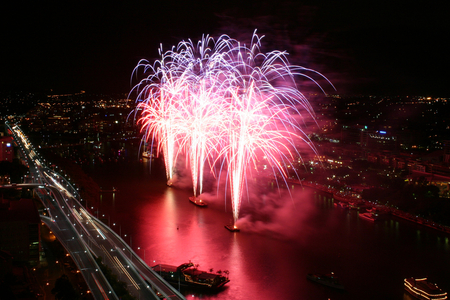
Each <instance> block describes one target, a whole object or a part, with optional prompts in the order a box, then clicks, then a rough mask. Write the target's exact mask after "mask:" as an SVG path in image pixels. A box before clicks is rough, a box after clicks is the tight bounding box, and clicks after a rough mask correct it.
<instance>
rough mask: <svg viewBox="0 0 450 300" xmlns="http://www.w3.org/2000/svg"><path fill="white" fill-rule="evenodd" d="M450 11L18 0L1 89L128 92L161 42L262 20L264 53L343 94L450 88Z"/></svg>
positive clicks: (9, 16) (430, 92) (9, 14)
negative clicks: (276, 53) (316, 75)
mask: <svg viewBox="0 0 450 300" xmlns="http://www.w3.org/2000/svg"><path fill="white" fill-rule="evenodd" d="M444 11H445V10H443V9H441V8H440V7H438V6H434V7H433V6H431V5H427V6H424V5H420V3H419V4H409V5H408V6H407V7H406V6H402V5H396V4H389V5H383V3H379V2H373V3H365V4H364V5H360V6H351V5H348V4H342V3H339V4H334V3H332V2H331V1H325V2H322V3H315V2H311V1H306V2H303V3H301V4H297V3H294V2H288V1H283V2H282V3H279V2H277V3H271V2H268V1H263V2H256V1H250V2H246V3H245V4H241V3H239V4H238V3H237V2H234V1H231V2H226V3H221V4H217V5H213V4H211V3H208V4H207V3H200V2H196V3H190V4H183V3H178V2H176V1H175V2H170V3H159V4H153V3H150V2H149V3H132V4H108V5H100V4H89V5H84V4H83V3H76V4H75V3H71V4H67V3H65V4H64V5H63V4H59V3H56V2H55V3H54V4H50V3H32V2H30V3H29V4H28V5H22V4H20V5H19V4H13V3H10V4H8V5H7V6H6V9H5V10H4V16H2V23H3V24H2V36H3V45H4V46H3V47H2V52H3V55H2V58H3V63H2V66H3V68H2V71H3V72H2V78H1V82H2V83H1V85H0V88H1V90H3V91H5V90H9V89H35V90H36V89H40V90H46V91H48V90H51V89H52V90H54V91H57V92H74V91H79V90H87V91H102V92H115V91H118V92H128V91H129V90H131V87H132V86H133V85H134V84H136V81H134V82H131V83H130V79H131V73H132V70H133V68H134V67H135V66H136V64H137V63H138V61H139V60H140V59H142V58H145V59H148V60H150V61H152V60H154V58H155V57H157V55H158V53H157V51H158V48H159V46H160V44H162V45H163V48H164V49H165V50H168V49H170V48H171V47H172V46H173V45H176V44H177V43H178V42H179V41H181V40H187V39H191V40H193V41H195V40H198V38H199V37H201V35H202V34H205V35H207V34H209V35H211V36H214V37H216V38H217V37H218V36H220V35H221V34H228V35H230V36H231V37H233V38H237V39H240V40H243V41H246V42H248V41H249V39H250V38H251V36H252V33H253V31H254V30H255V29H257V30H258V33H259V34H260V35H265V38H264V39H263V40H262V47H263V49H262V50H263V51H264V52H269V51H272V50H281V51H283V50H286V51H287V52H289V53H290V55H289V59H290V61H291V62H292V63H295V64H299V65H302V66H304V67H308V68H312V69H315V70H317V71H319V72H321V73H323V74H324V75H325V76H327V78H328V79H330V80H331V81H332V82H333V84H334V85H335V86H336V93H339V94H355V93H364V94H391V95H393V94H403V95H406V94H409V95H423V96H436V97H447V96H448V95H450V88H449V87H448V86H446V84H445V82H444V80H443V79H444V78H445V75H444V74H445V73H444V72H445V70H446V69H447V68H448V64H449V62H448V59H445V56H444V54H445V53H446V52H447V51H446V48H445V47H446V46H444V43H443V42H442V41H443V40H444V37H445V34H446V32H448V30H449V28H450V26H449V23H448V21H446V19H445V18H444V17H445V15H444V14H445V12H444ZM305 88H308V87H305ZM326 92H327V93H332V92H333V91H326Z"/></svg>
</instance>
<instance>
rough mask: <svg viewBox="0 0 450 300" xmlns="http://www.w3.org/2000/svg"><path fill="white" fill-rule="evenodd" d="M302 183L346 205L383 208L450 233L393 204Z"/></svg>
mask: <svg viewBox="0 0 450 300" xmlns="http://www.w3.org/2000/svg"><path fill="white" fill-rule="evenodd" d="M301 184H302V185H304V186H307V187H310V188H313V189H316V190H319V191H321V192H325V193H328V194H330V195H332V196H333V199H334V200H335V201H337V203H345V204H346V205H345V206H346V207H349V206H352V205H353V206H354V207H364V208H365V209H377V210H381V211H383V212H385V213H388V214H391V215H393V216H396V217H399V218H402V219H404V220H408V221H410V222H414V223H416V224H420V225H423V226H426V227H429V228H432V229H435V230H439V231H442V232H445V233H448V234H450V227H449V226H445V225H442V224H438V223H436V222H434V221H432V220H427V219H425V218H422V217H420V216H415V215H412V214H410V213H407V212H404V211H402V210H399V209H397V208H395V207H392V206H386V205H382V204H378V203H373V202H370V201H367V200H365V199H363V198H362V197H361V195H360V194H358V193H355V192H352V193H342V192H340V191H337V190H336V189H334V188H332V187H327V186H324V185H320V184H318V183H313V182H309V181H303V182H301Z"/></svg>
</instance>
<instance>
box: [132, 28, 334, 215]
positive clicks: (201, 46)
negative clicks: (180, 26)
mask: <svg viewBox="0 0 450 300" xmlns="http://www.w3.org/2000/svg"><path fill="white" fill-rule="evenodd" d="M261 38H262V37H259V36H257V35H256V33H255V34H254V35H253V38H252V43H251V45H250V47H247V46H246V45H245V44H244V45H243V44H240V43H239V42H238V41H236V40H234V39H231V38H229V37H228V36H226V35H223V36H221V37H219V39H218V40H217V41H215V40H214V39H212V38H210V37H209V36H206V37H203V38H202V40H201V41H199V42H198V43H197V46H195V45H194V44H193V43H192V41H190V40H189V41H187V42H186V41H183V42H180V43H179V44H178V47H177V48H175V47H174V48H173V49H172V50H170V51H167V52H165V53H162V47H161V48H160V55H161V60H159V61H157V62H155V64H154V65H149V64H147V63H146V62H140V63H139V64H138V66H137V67H136V68H135V70H137V69H138V68H144V71H150V73H151V74H150V76H148V77H147V78H146V79H144V80H142V81H141V82H140V83H139V84H138V85H137V86H136V87H135V89H136V90H137V91H139V92H138V99H137V101H140V102H141V103H140V104H139V105H138V107H139V106H140V107H141V108H143V113H142V118H141V119H140V120H139V122H140V123H141V126H142V127H141V128H142V131H144V132H145V133H146V136H145V138H146V139H147V140H149V139H150V138H151V139H152V140H156V141H157V144H158V149H162V150H163V154H164V158H165V161H166V169H167V172H168V175H167V178H168V180H170V179H171V178H172V176H173V175H172V174H171V172H172V170H173V159H174V158H175V157H177V156H178V155H179V154H180V153H181V152H184V154H185V155H186V160H187V161H188V162H189V165H190V167H191V174H192V179H193V190H194V196H196V192H197V185H199V187H200V193H201V192H202V180H203V169H204V166H203V165H204V162H205V161H206V160H208V161H215V162H217V161H220V160H224V161H226V165H227V171H228V180H229V181H230V187H231V200H232V207H233V217H234V223H235V224H236V222H237V220H238V218H239V210H240V206H241V200H242V192H243V189H244V182H245V176H246V172H247V171H248V168H249V167H250V166H251V167H253V168H255V169H257V168H258V153H262V154H263V156H264V159H265V160H267V162H268V164H269V165H270V166H271V168H272V170H274V172H277V173H280V174H281V177H282V178H283V180H285V181H286V178H287V176H288V169H289V167H293V166H292V162H293V160H294V154H295V156H299V157H301V156H300V153H298V151H297V150H296V148H295V145H296V143H297V142H299V141H301V142H302V143H306V144H308V145H309V146H310V147H311V148H312V149H313V150H314V147H313V146H312V144H311V143H310V141H309V139H308V137H307V135H306V134H305V133H304V132H303V131H302V127H303V126H302V124H301V123H302V122H304V117H306V116H308V115H309V116H311V117H313V119H314V112H313V110H312V108H311V105H310V103H309V102H308V100H307V99H306V97H304V95H303V94H302V93H301V92H300V91H299V89H298V87H297V85H296V78H297V77H299V76H301V77H305V78H307V79H310V80H312V81H313V82H314V83H316V84H317V85H318V83H317V82H316V81H315V80H314V78H313V76H311V75H307V74H314V75H318V76H319V77H320V78H323V79H325V80H326V78H325V77H324V76H323V75H321V74H320V73H318V72H316V71H314V70H311V69H307V68H303V67H300V66H292V65H290V64H289V61H288V59H287V57H286V56H287V53H286V52H281V51H273V52H269V53H268V54H264V53H261V51H260V46H261V44H260V41H261ZM330 84H331V83H330ZM318 86H319V85H318ZM319 87H320V86H319ZM176 147H178V148H177V149H178V150H176V152H175V148H176ZM291 169H293V170H295V168H291Z"/></svg>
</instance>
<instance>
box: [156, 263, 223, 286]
mask: <svg viewBox="0 0 450 300" xmlns="http://www.w3.org/2000/svg"><path fill="white" fill-rule="evenodd" d="M197 267H198V265H197V266H196V265H194V264H193V263H192V262H188V263H184V264H181V265H179V266H173V265H166V264H158V265H155V266H153V267H152V269H153V271H155V272H156V273H158V274H159V275H160V276H161V277H162V278H163V279H164V280H166V281H167V282H169V283H171V284H172V285H174V286H175V287H177V286H178V285H182V286H189V287H194V288H202V289H219V288H221V287H223V286H224V285H225V284H227V283H228V282H230V279H228V271H223V272H222V271H218V272H216V273H211V272H206V271H201V270H199V269H197ZM222 273H224V274H226V275H227V276H226V277H225V276H223V275H222Z"/></svg>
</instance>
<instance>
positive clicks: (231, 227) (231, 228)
mask: <svg viewBox="0 0 450 300" xmlns="http://www.w3.org/2000/svg"><path fill="white" fill-rule="evenodd" d="M225 228H226V229H228V230H229V231H231V232H239V231H241V230H240V229H239V228H237V226H236V225H225Z"/></svg>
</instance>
